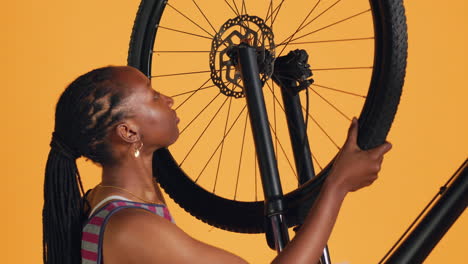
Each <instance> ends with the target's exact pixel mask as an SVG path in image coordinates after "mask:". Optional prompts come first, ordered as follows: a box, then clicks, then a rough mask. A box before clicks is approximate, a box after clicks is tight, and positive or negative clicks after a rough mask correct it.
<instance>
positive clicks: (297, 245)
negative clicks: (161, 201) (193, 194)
mask: <svg viewBox="0 0 468 264" xmlns="http://www.w3.org/2000/svg"><path fill="white" fill-rule="evenodd" d="M357 133H358V131H357V121H355V120H354V121H353V123H352V125H351V127H350V129H349V132H348V138H347V140H346V143H345V145H344V146H343V148H342V149H341V151H340V153H339V154H338V156H337V158H336V160H335V163H334V166H333V168H332V170H331V172H330V174H329V176H328V178H327V180H326V181H325V183H324V185H323V187H322V190H321V192H320V195H319V196H318V198H317V200H316V201H315V203H314V206H313V207H312V208H311V210H310V213H309V215H308V216H307V218H306V220H305V222H304V224H303V225H302V227H301V229H300V231H299V232H298V233H297V235H296V236H295V237H294V239H293V240H292V241H291V242H290V243H289V244H288V245H287V246H286V248H285V249H284V250H283V251H282V252H281V253H280V254H279V255H278V256H277V257H276V258H275V259H274V260H273V263H282V264H288V263H294V264H301V263H307V264H310V263H314V262H316V261H318V260H319V257H320V255H321V253H322V250H323V248H324V247H325V245H326V243H327V240H328V238H329V236H330V234H331V231H332V229H333V226H334V224H335V221H336V219H337V217H338V212H339V210H340V207H341V205H342V203H343V200H344V198H345V196H346V194H347V193H348V192H351V191H356V190H358V189H360V188H363V187H365V186H368V185H370V184H372V182H373V181H374V180H375V179H377V173H378V171H379V170H380V164H381V163H382V160H383V155H384V154H385V153H386V152H388V151H389V150H390V148H391V145H390V144H389V143H385V144H383V145H381V146H379V147H377V148H375V149H372V150H368V151H363V150H361V149H359V147H358V146H357V143H356V142H357ZM104 258H105V259H106V258H107V261H106V262H107V263H116V264H117V263H142V264H144V263H155V262H156V261H158V262H161V263H194V264H197V263H223V264H224V263H225V264H231V263H232V264H237V263H246V262H245V261H244V260H242V259H241V258H239V257H237V256H235V255H233V254H231V253H229V252H227V251H224V250H222V249H219V248H216V247H213V246H210V245H207V244H204V243H202V242H200V241H198V240H195V239H193V238H191V237H190V236H188V235H187V234H186V233H184V232H183V231H182V230H181V229H179V228H178V227H177V226H176V225H174V224H172V223H170V222H169V221H167V220H165V219H163V218H161V217H155V216H154V215H152V214H151V213H149V212H146V211H143V210H140V209H132V210H122V211H120V212H118V213H116V215H114V216H113V217H112V218H111V220H110V221H109V223H108V226H107V227H106V233H105V235H104Z"/></svg>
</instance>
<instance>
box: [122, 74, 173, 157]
mask: <svg viewBox="0 0 468 264" xmlns="http://www.w3.org/2000/svg"><path fill="white" fill-rule="evenodd" d="M117 78H118V79H119V82H120V83H121V84H123V85H122V87H121V88H120V89H123V92H124V94H125V95H126V99H125V100H124V104H125V105H126V108H127V109H128V110H129V111H130V116H131V117H130V118H129V119H131V120H132V121H133V122H135V123H136V125H137V127H138V128H137V129H138V131H137V132H138V133H139V134H140V138H141V141H142V142H143V143H144V146H145V147H147V148H154V149H158V148H161V147H167V146H169V145H171V144H172V143H174V142H175V141H176V140H177V138H178V136H179V128H178V127H177V124H178V123H179V118H178V117H177V114H176V112H175V110H173V109H172V106H173V104H174V100H173V99H172V98H171V97H168V96H166V95H163V94H161V93H159V92H157V91H156V90H154V89H153V88H152V85H151V82H150V80H149V79H148V78H147V77H146V76H145V75H144V74H143V73H141V72H140V71H139V70H137V69H135V68H132V67H122V68H120V69H119V70H118V71H117Z"/></svg>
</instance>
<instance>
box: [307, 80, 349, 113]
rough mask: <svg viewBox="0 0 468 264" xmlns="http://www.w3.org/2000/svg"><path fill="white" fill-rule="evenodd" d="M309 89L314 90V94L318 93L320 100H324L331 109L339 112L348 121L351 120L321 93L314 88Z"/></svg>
mask: <svg viewBox="0 0 468 264" xmlns="http://www.w3.org/2000/svg"><path fill="white" fill-rule="evenodd" d="M309 89H310V90H311V91H312V92H314V93H315V94H316V95H318V96H319V97H320V98H322V100H324V101H325V102H326V103H327V104H328V105H330V106H331V107H332V108H333V109H335V110H336V111H337V112H338V113H340V114H341V115H342V116H344V117H345V118H346V119H348V120H349V121H351V118H349V117H348V116H347V115H346V114H345V113H343V111H341V110H340V109H338V107H336V106H335V105H334V104H332V103H331V102H330V101H328V100H327V99H326V98H325V97H323V96H322V95H321V94H319V93H318V92H317V91H315V90H314V89H312V88H310V87H309Z"/></svg>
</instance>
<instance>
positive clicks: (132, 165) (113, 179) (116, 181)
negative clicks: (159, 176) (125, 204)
mask: <svg viewBox="0 0 468 264" xmlns="http://www.w3.org/2000/svg"><path fill="white" fill-rule="evenodd" d="M101 185H103V186H114V187H119V188H123V189H125V190H127V191H129V192H131V193H133V194H135V195H137V196H138V197H141V198H143V199H145V200H148V201H154V202H158V201H160V200H161V198H160V197H159V195H158V194H157V190H156V189H155V184H154V181H153V169H152V153H151V154H147V155H141V156H140V157H138V158H134V157H128V158H125V159H123V160H120V161H119V162H118V163H116V164H114V165H112V166H103V169H102V182H101ZM106 191H108V192H112V193H120V194H125V191H122V190H118V189H111V188H108V190H106ZM126 196H128V193H127V194H126ZM129 198H130V197H129ZM131 198H132V200H133V199H135V197H131Z"/></svg>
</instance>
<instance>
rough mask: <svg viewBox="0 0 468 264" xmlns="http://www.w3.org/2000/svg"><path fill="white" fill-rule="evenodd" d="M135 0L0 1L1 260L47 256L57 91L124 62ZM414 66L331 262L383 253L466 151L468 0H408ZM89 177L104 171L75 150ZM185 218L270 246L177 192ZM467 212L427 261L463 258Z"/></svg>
mask: <svg viewBox="0 0 468 264" xmlns="http://www.w3.org/2000/svg"><path fill="white" fill-rule="evenodd" d="M138 3H139V1H137V0H132V1H110V0H105V1H104V0H102V1H91V0H86V1H58V0H56V1H53V0H48V1H31V0H29V1H4V2H3V3H2V9H1V11H0V22H1V23H0V27H1V28H2V31H1V32H2V34H1V35H0V36H1V42H0V43H1V44H0V45H1V49H0V54H1V56H0V58H1V62H2V63H1V66H0V67H1V71H0V72H1V75H0V78H1V84H2V86H3V88H2V94H3V100H2V104H1V105H0V107H1V112H2V113H3V114H2V117H1V118H2V121H1V123H2V124H4V127H3V129H2V138H3V142H2V144H3V146H2V149H3V150H2V152H1V162H2V168H4V174H3V179H4V181H6V185H3V186H4V187H5V188H3V190H2V192H1V198H2V201H3V203H2V204H1V211H2V218H1V220H0V221H1V222H0V223H1V226H2V227H3V230H4V235H3V239H2V242H1V243H2V246H1V250H2V252H1V253H2V259H3V260H2V262H4V263H41V256H42V250H41V241H42V229H41V209H42V203H43V197H42V185H43V177H44V167H45V161H46V158H47V153H48V151H49V147H48V144H49V141H50V137H51V132H52V130H53V114H54V107H55V103H56V101H57V99H58V96H59V94H60V93H61V91H62V90H63V89H64V87H65V86H66V85H67V84H68V83H69V82H70V81H71V80H73V79H74V78H75V77H77V76H78V75H79V74H82V73H84V72H86V71H88V70H90V69H92V68H96V67H100V66H104V65H109V64H113V65H120V64H125V63H126V56H127V49H128V42H129V37H130V32H131V27H132V25H133V20H134V16H135V13H136V10H137V7H138ZM405 5H406V11H407V19H408V27H409V37H410V39H409V58H408V69H407V78H406V83H405V88H404V93H403V97H402V100H401V103H400V107H399V111H398V113H397V116H396V119H395V122H394V125H393V128H392V130H391V132H390V135H389V138H388V139H389V141H391V142H392V143H393V144H394V149H393V150H392V151H391V152H390V153H389V154H388V155H387V156H386V160H385V163H384V166H383V170H382V172H381V174H380V178H379V180H378V181H377V182H376V183H375V184H374V185H373V186H372V187H371V188H367V189H364V190H362V191H360V192H358V193H353V194H351V195H349V196H348V198H347V200H346V202H345V204H344V207H343V209H342V211H341V213H340V216H339V219H338V222H337V225H336V228H335V229H334V232H333V234H332V237H331V239H330V242H329V246H330V250H331V256H332V260H333V263H376V262H378V260H380V258H381V257H382V256H383V255H384V254H385V252H386V251H387V250H388V249H389V248H390V247H391V245H393V243H394V242H395V241H396V240H397V238H398V237H399V236H400V235H401V234H402V232H403V231H404V230H405V229H406V227H407V226H408V225H409V224H410V223H411V221H412V220H413V219H414V218H415V217H416V216H417V214H418V213H419V212H420V210H422V208H423V207H424V206H425V205H426V203H427V202H428V201H429V200H430V199H431V198H432V197H433V195H434V194H435V193H436V192H437V190H438V188H439V187H440V186H441V185H442V184H444V183H445V181H446V180H447V179H448V178H449V177H450V176H451V174H452V173H453V172H454V171H455V170H456V169H457V168H458V166H459V165H460V164H461V163H462V162H463V161H464V160H465V159H466V158H467V149H468V137H467V135H468V122H466V120H467V116H468V110H467V106H466V100H467V98H468V90H467V88H466V80H465V79H464V76H465V75H466V74H467V73H468V71H467V70H468V66H467V63H466V61H467V60H468V54H467V51H466V47H468V37H467V36H468V34H467V33H468V32H467V22H468V19H467V18H466V16H465V15H466V13H467V12H468V3H467V2H466V1H463V0H455V1H451V2H450V4H441V2H440V1H435V0H429V1H406V3H405ZM79 166H80V172H81V174H82V175H83V180H84V182H85V184H86V187H90V186H91V185H92V184H95V183H96V182H97V181H98V180H99V171H98V170H97V169H96V168H95V167H93V166H92V165H90V164H89V163H85V162H83V161H81V160H80V161H79ZM169 206H170V208H171V211H172V213H173V215H174V217H175V218H176V221H177V223H178V225H179V226H180V227H181V228H183V229H184V230H185V231H186V232H188V233H189V234H190V235H192V236H194V237H196V238H197V239H200V240H202V241H204V242H207V243H210V244H214V245H217V246H220V247H223V248H225V249H227V250H229V251H232V252H234V253H236V254H238V255H240V256H242V257H244V258H245V259H246V260H248V261H249V262H251V263H267V262H268V261H269V260H271V259H272V257H273V256H274V252H273V251H271V250H269V249H268V248H267V246H266V243H265V241H264V239H263V236H262V235H240V234H235V233H229V232H225V231H222V230H218V229H212V228H211V227H210V226H207V225H205V224H203V223H201V222H199V221H198V220H196V219H194V218H192V217H191V216H189V215H188V214H186V213H185V212H184V211H183V210H182V209H180V208H179V207H178V206H177V205H175V204H173V203H172V202H171V201H170V202H169ZM467 237H468V215H467V213H466V212H465V214H464V215H462V216H461V217H460V218H459V220H458V221H457V222H456V223H455V224H454V226H453V227H452V229H451V230H450V231H449V232H448V233H447V234H446V236H445V237H444V239H443V240H442V241H441V242H440V243H439V245H438V246H437V247H436V248H435V249H434V251H433V252H432V254H431V255H430V256H429V257H428V258H427V261H426V262H425V263H448V262H450V263H452V262H453V263H462V262H464V261H466V252H465V251H466V249H467V248H466V245H467V243H468V240H467Z"/></svg>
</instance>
